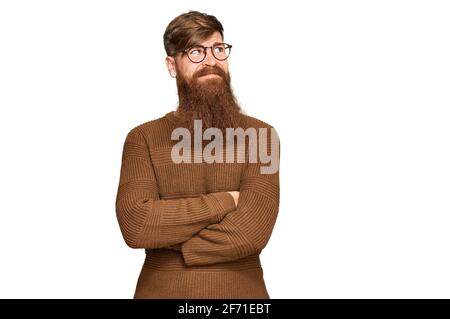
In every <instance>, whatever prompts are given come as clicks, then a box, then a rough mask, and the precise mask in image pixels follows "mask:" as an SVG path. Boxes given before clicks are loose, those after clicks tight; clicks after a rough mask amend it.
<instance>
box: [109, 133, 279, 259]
mask: <svg viewBox="0 0 450 319" xmlns="http://www.w3.org/2000/svg"><path fill="white" fill-rule="evenodd" d="M145 145H146V144H145V140H144V138H143V136H142V134H141V132H140V131H138V130H134V131H131V132H130V133H129V134H128V136H127V139H126V141H125V146H124V152H123V157H122V168H121V177H120V182H119V190H118V195H117V200H116V212H117V217H118V220H119V225H120V228H121V231H122V234H123V236H124V238H125V241H126V242H127V244H128V245H129V246H130V247H133V248H162V247H170V248H172V249H176V250H179V251H180V252H181V253H182V254H183V258H184V261H185V263H186V265H188V266H193V265H207V264H214V263H221V262H228V261H233V260H236V259H240V258H244V257H246V256H250V255H254V254H258V253H259V252H261V250H262V249H263V248H264V247H265V246H266V245H267V243H268V240H269V238H270V236H271V233H272V230H273V227H274V225H275V221H276V218H277V215H278V208H279V172H278V171H277V172H276V173H272V174H262V173H261V164H260V163H259V162H258V163H248V164H247V166H246V168H245V171H244V172H243V175H242V179H241V185H240V190H239V201H238V205H237V207H236V205H235V202H234V200H233V197H232V196H231V195H230V194H229V193H228V192H217V193H210V194H202V195H200V196H198V197H193V198H179V199H170V200H161V199H159V194H158V189H157V184H156V179H155V175H154V172H153V168H152V164H151V161H150V157H149V155H148V150H147V148H146V146H145Z"/></svg>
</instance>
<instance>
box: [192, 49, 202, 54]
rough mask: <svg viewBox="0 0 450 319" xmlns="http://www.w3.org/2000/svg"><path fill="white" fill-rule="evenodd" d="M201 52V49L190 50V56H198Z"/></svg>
mask: <svg viewBox="0 0 450 319" xmlns="http://www.w3.org/2000/svg"><path fill="white" fill-rule="evenodd" d="M201 53H202V52H201V49H192V50H191V55H200V54H201Z"/></svg>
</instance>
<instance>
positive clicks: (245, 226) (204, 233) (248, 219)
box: [181, 144, 280, 266]
mask: <svg viewBox="0 0 450 319" xmlns="http://www.w3.org/2000/svg"><path fill="white" fill-rule="evenodd" d="M278 145H280V144H278ZM269 149H270V148H269ZM279 150H280V148H279ZM261 166H262V165H261V163H260V162H259V160H258V162H257V163H248V165H247V167H246V169H245V172H244V174H243V177H242V179H241V184H240V190H239V192H240V193H239V200H238V205H237V208H236V210H234V211H232V212H231V213H229V214H227V215H226V216H225V217H224V218H223V219H222V221H221V222H219V223H215V224H211V225H208V226H206V227H205V228H204V229H202V230H201V231H200V232H199V233H198V234H196V235H195V236H193V237H192V238H191V239H189V240H188V241H186V242H185V243H183V244H181V252H182V254H183V258H184V261H185V263H186V265H188V266H193V265H208V264H214V263H221V262H228V261H233V260H237V259H240V258H243V257H246V256H250V255H254V254H258V253H260V252H261V251H262V249H263V248H264V247H265V246H266V245H267V243H268V241H269V238H270V236H271V233H272V231H273V228H274V225H275V221H276V218H277V215H278V208H279V197H280V195H279V194H280V186H279V170H277V171H276V173H273V174H262V173H261V171H260V168H261Z"/></svg>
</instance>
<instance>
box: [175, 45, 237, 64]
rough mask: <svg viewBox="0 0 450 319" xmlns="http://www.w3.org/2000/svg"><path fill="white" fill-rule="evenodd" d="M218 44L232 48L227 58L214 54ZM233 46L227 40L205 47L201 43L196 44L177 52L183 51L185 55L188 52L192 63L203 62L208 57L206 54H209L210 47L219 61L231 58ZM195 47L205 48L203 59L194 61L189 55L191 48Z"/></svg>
mask: <svg viewBox="0 0 450 319" xmlns="http://www.w3.org/2000/svg"><path fill="white" fill-rule="evenodd" d="M218 45H225V47H226V48H225V49H229V50H230V51H229V53H228V55H227V57H226V58H225V59H219V58H217V57H216V55H215V54H214V50H213V48H214V47H216V46H218ZM232 47H233V46H232V45H231V44H228V43H225V42H221V43H216V44H214V45H212V46H209V47H205V46H204V45H201V44H196V45H193V46H190V47H189V48H187V49H184V50H179V51H177V52H181V53H182V54H183V55H185V54H186V55H187V57H188V59H189V61H191V62H192V63H202V62H203V61H204V60H205V59H206V55H207V54H208V49H211V53H212V55H213V57H214V58H215V59H216V60H218V61H225V60H226V59H228V58H229V56H230V54H231V48H232ZM193 48H202V49H203V52H204V54H203V59H201V60H200V61H192V60H191V58H190V57H189V54H188V52H189V50H191V49H193Z"/></svg>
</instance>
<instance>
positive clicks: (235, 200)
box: [228, 191, 239, 207]
mask: <svg viewBox="0 0 450 319" xmlns="http://www.w3.org/2000/svg"><path fill="white" fill-rule="evenodd" d="M228 194H230V195H231V196H233V199H234V203H235V204H236V207H237V205H238V200H239V192H238V191H231V192H228Z"/></svg>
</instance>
